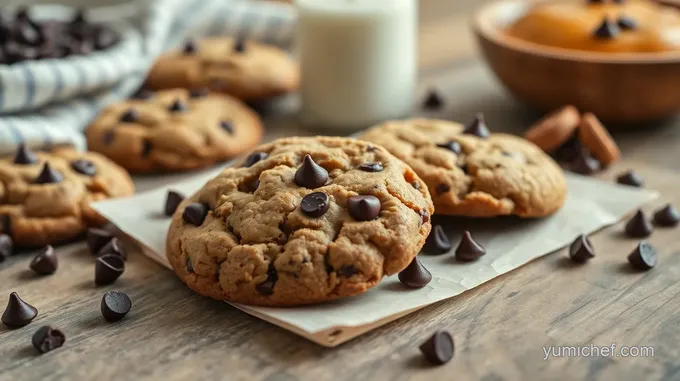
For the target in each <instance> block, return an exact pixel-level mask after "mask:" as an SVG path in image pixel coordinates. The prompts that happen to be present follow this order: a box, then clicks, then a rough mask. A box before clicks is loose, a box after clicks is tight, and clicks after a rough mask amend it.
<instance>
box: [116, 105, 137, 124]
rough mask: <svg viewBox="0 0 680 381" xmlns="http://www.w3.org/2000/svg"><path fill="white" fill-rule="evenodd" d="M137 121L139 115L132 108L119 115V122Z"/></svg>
mask: <svg viewBox="0 0 680 381" xmlns="http://www.w3.org/2000/svg"><path fill="white" fill-rule="evenodd" d="M137 119H139V114H138V113H137V110H136V109H134V108H129V109H127V110H125V112H124V113H122V114H121V115H120V121H121V122H123V123H134V122H136V121H137Z"/></svg>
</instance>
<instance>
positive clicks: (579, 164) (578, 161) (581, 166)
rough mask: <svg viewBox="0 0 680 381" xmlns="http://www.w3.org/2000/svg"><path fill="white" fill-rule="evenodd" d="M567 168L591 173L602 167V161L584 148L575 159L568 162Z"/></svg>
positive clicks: (581, 172)
mask: <svg viewBox="0 0 680 381" xmlns="http://www.w3.org/2000/svg"><path fill="white" fill-rule="evenodd" d="M565 167H566V169H568V170H570V171H572V172H575V173H579V174H582V175H591V174H593V173H595V172H597V171H599V170H600V169H602V163H600V162H599V161H598V160H597V159H595V158H594V157H592V156H591V155H590V153H589V152H587V151H585V150H582V151H581V153H580V154H578V155H576V158H575V159H574V161H572V162H570V163H566V165H565Z"/></svg>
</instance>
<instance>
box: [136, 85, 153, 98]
mask: <svg viewBox="0 0 680 381" xmlns="http://www.w3.org/2000/svg"><path fill="white" fill-rule="evenodd" d="M132 98H134V99H141V100H147V99H151V98H153V91H151V90H149V89H147V88H144V87H140V88H139V89H138V90H137V92H135V93H134V94H133V95H132Z"/></svg>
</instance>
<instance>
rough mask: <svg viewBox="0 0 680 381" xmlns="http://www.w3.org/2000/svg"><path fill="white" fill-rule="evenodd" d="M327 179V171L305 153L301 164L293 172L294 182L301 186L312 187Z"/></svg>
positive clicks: (316, 186) (324, 182)
mask: <svg viewBox="0 0 680 381" xmlns="http://www.w3.org/2000/svg"><path fill="white" fill-rule="evenodd" d="M326 181H328V172H327V171H326V170H325V169H324V168H323V167H322V166H320V165H318V164H317V163H315V162H314V160H313V159H312V157H311V156H310V155H305V158H304V159H303V160H302V165H301V166H300V168H298V170H297V171H296V172H295V183H296V184H297V185H299V186H301V187H305V188H309V189H314V188H318V187H320V186H323V185H324V184H326Z"/></svg>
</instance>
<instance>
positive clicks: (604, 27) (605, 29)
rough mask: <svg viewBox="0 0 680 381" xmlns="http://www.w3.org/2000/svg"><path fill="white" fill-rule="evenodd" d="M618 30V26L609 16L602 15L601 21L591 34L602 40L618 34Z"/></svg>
mask: <svg viewBox="0 0 680 381" xmlns="http://www.w3.org/2000/svg"><path fill="white" fill-rule="evenodd" d="M620 32H621V30H620V29H619V26H618V25H617V24H616V23H614V22H612V21H611V20H610V19H609V17H607V16H604V19H602V23H601V24H600V25H599V26H598V27H597V28H596V29H595V31H594V32H593V36H594V37H595V38H598V39H602V40H610V39H613V38H614V37H616V36H618V35H619V33H620Z"/></svg>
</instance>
